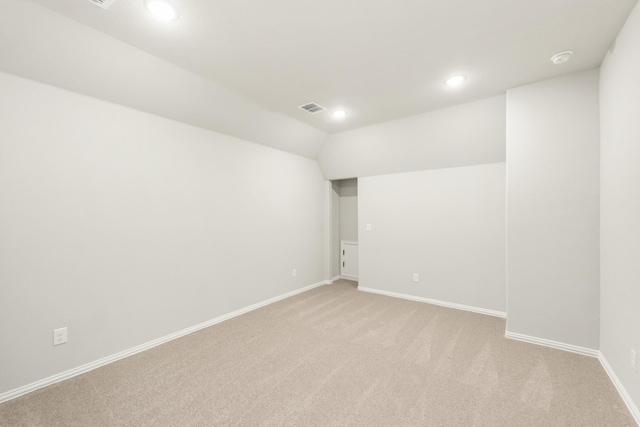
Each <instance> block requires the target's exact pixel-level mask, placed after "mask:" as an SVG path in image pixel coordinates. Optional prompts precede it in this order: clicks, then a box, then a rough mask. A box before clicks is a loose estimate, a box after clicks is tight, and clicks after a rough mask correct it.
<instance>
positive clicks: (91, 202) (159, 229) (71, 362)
mask: <svg viewBox="0 0 640 427" xmlns="http://www.w3.org/2000/svg"><path fill="white" fill-rule="evenodd" d="M0 93H2V97H0V121H1V123H2V126H0V236H1V238H0V283H1V286H0V336H1V337H2V351H1V352H0V393H1V392H5V391H7V390H11V389H14V388H16V387H19V386H23V385H26V384H28V383H30V382H33V381H36V380H40V379H43V378H45V377H47V376H50V375H53V374H56V373H59V372H62V371H65V370H68V369H71V368H74V367H77V366H79V365H82V364H84V363H88V362H91V361H94V360H97V359H99V358H101V357H105V356H108V355H111V354H114V353H116V352H119V351H122V350H125V349H128V348H131V347H133V346H136V345H139V344H142V343H145V342H148V341H150V340H153V339H155V338H159V337H162V336H165V335H167V334H170V333H173V332H176V331H179V330H182V329H184V328H187V327H189V326H192V325H195V324H198V323H200V322H204V321H206V320H209V319H212V318H215V317H217V316H220V315H222V314H225V313H228V312H231V311H233V310H237V309H240V308H243V307H246V306H248V305H251V304H253V303H256V302H259V301H263V300H266V299H268V298H271V297H274V296H277V295H281V294H283V293H286V292H289V291H292V290H295V289H299V288H301V287H304V286H307V285H310V284H313V283H317V282H319V281H322V280H323V263H324V260H323V226H324V223H323V219H324V214H323V197H324V185H325V184H324V183H325V181H324V179H323V177H322V174H321V173H320V170H319V168H318V165H317V163H316V162H315V161H313V160H309V159H306V158H303V157H299V156H296V155H293V154H289V153H285V152H282V151H279V150H275V149H272V148H268V147H264V146H262V145H258V144H254V143H250V142H246V141H242V140H238V139H235V138H232V137H228V136H224V135H221V134H216V133H214V132H210V131H206V130H203V129H200V128H197V127H192V126H188V125H185V124H182V123H178V122H174V121H170V120H167V119H163V118H160V117H157V116H153V115H150V114H147V113H142V112H139V111H136V110H133V109H129V108H126V107H121V106H118V105H115V104H110V103H108V102H104V101H100V100H97V99H93V98H89V97H86V96H84V95H79V94H75V93H72V92H67V91H65V90H62V89H58V88H54V87H51V86H47V85H44V84H40V83H36V82H33V81H30V80H26V79H22V78H19V77H15V76H12V75H8V74H4V73H0ZM293 268H296V269H297V277H296V278H292V274H291V270H292V269H293ZM65 326H66V327H68V328H69V342H68V343H67V344H64V345H61V346H56V347H53V346H52V331H53V329H55V328H60V327H65Z"/></svg>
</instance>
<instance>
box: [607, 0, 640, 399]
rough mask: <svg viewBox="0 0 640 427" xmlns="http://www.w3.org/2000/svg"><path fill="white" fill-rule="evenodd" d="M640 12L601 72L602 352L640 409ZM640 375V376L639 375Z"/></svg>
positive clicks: (633, 15)
mask: <svg viewBox="0 0 640 427" xmlns="http://www.w3.org/2000/svg"><path fill="white" fill-rule="evenodd" d="M638 43H640V6H636V8H635V9H634V11H633V12H632V13H631V15H630V16H629V19H628V20H627V23H626V24H625V26H624V27H623V28H622V30H621V31H620V34H619V36H618V39H617V41H616V44H615V48H614V49H613V51H612V52H611V53H609V54H608V55H607V57H606V58H605V60H604V62H603V63H602V67H601V70H600V120H601V121H600V125H601V126H600V137H601V140H600V144H601V151H600V153H601V163H600V165H601V180H600V185H601V199H600V200H601V210H600V215H601V225H600V263H601V264H600V266H601V276H600V277H601V284H600V294H601V300H600V351H601V352H602V354H603V355H604V356H605V358H606V359H607V361H608V362H609V364H610V365H611V367H612V368H613V370H614V371H615V373H616V375H617V377H618V378H619V379H620V381H621V382H622V384H623V386H624V387H625V389H626V390H627V392H628V393H629V395H630V396H631V398H632V399H633V401H634V402H635V405H636V407H638V408H640V373H636V372H634V371H633V370H632V369H631V364H630V361H629V355H630V353H631V349H635V350H636V353H637V354H638V364H639V365H640V84H639V83H638V76H639V75H640V49H638ZM639 372H640V370H639Z"/></svg>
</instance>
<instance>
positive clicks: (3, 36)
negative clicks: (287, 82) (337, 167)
mask: <svg viewBox="0 0 640 427" xmlns="http://www.w3.org/2000/svg"><path fill="white" fill-rule="evenodd" d="M96 12H97V13H104V11H99V10H98V9H96ZM25 22H29V25H24V23H25ZM181 36H184V34H175V33H174V34H172V35H171V40H172V42H175V38H176V37H177V38H178V39H179V38H180V37H181ZM0 52H2V54H1V55H0V70H1V71H6V72H8V73H11V74H15V75H19V76H24V77H27V78H30V79H33V80H36V81H40V82H43V83H47V84H51V85H54V86H58V87H62V88H64V89H69V90H72V91H74V92H78V93H83V94H86V95H90V96H94V97H96V98H100V99H105V100H107V101H111V102H115V103H118V104H121V105H126V106H129V107H133V108H137V109H140V110H142V111H147V112H149V113H153V114H157V115H159V116H162V117H167V118H170V119H173V120H178V121H182V122H184V123H187V124H191V125H194V126H199V127H202V128H205V129H209V130H214V131H217V132H221V133H224V134H227V135H231V136H235V137H238V138H243V139H245V140H248V141H253V142H257V143H260V144H263V145H266V146H269V147H274V148H277V149H279V150H285V151H288V152H291V153H295V154H298V155H301V156H305V157H309V158H314V159H315V158H316V156H317V154H318V151H319V150H320V147H321V145H322V143H323V142H324V140H325V139H326V134H325V133H324V132H322V131H320V130H318V129H316V128H313V127H311V126H309V125H307V124H305V123H302V122H299V121H297V120H295V119H292V118H291V117H289V116H286V115H284V114H282V113H278V112H275V111H270V110H267V109H266V108H263V107H261V106H259V105H257V104H256V103H255V102H254V101H253V100H251V99H248V98H246V97H244V96H242V95H240V94H238V93H235V92H233V91H231V90H229V89H227V88H226V87H224V86H221V85H219V84H216V83H214V82H212V81H210V80H207V79H205V78H203V77H200V76H198V75H196V74H194V73H191V72H189V71H186V70H184V69H182V68H180V67H177V66H175V65H173V64H171V63H169V62H166V61H163V60H161V59H159V58H157V57H155V56H153V55H150V54H148V53H146V52H144V51H142V50H139V49H136V48H134V47H132V46H130V45H128V44H126V43H124V42H121V41H120V40H117V39H115V38H113V37H110V36H107V35H105V34H103V33H101V32H99V31H97V30H95V29H92V28H90V27H87V26H85V25H82V24H79V23H78V22H76V21H73V20H71V19H68V18H66V17H64V16H62V15H59V14H57V13H55V12H52V11H50V10H48V9H45V8H43V7H42V6H40V5H37V4H34V3H32V2H29V1H23V0H2V1H0Z"/></svg>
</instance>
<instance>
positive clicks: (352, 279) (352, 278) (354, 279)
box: [338, 276, 358, 282]
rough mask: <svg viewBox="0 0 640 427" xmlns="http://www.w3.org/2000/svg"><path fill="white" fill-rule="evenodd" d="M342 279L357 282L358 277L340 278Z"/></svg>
mask: <svg viewBox="0 0 640 427" xmlns="http://www.w3.org/2000/svg"><path fill="white" fill-rule="evenodd" d="M338 277H339V278H340V279H342V280H350V281H352V282H357V281H358V278H357V277H349V276H338Z"/></svg>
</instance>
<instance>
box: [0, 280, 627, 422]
mask: <svg viewBox="0 0 640 427" xmlns="http://www.w3.org/2000/svg"><path fill="white" fill-rule="evenodd" d="M504 327H505V321H504V319H500V318H496V317H492V316H486V315H482V314H477V313H471V312H467V311H462V310H455V309H451V308H446V307H439V306H435V305H430V304H424V303H420V302H413V301H406V300H402V299H397V298H391V297H387V296H380V295H373V294H369V293H364V292H358V291H357V290H356V287H355V284H354V283H352V282H346V281H338V282H336V283H334V284H333V285H328V286H323V287H320V288H317V289H314V290H311V291H307V292H305V293H303V294H300V295H297V296H294V297H291V298H289V299H287V300H284V301H280V302H277V303H274V304H272V305H269V306H267V307H263V308H260V309H258V310H255V311H252V312H250V313H247V314H244V315H242V316H239V317H236V318H234V319H231V320H227V321H225V322H222V323H220V324H217V325H214V326H211V327H209V328H206V329H203V330H201V331H198V332H196V333H193V334H191V335H188V336H186V337H183V338H180V339H177V340H174V341H172V342H170V343H167V344H164V345H161V346H159V347H155V348H153V349H151V350H148V351H146V352H144V353H141V354H138V355H135V356H132V357H129V358H127V359H124V360H121V361H118V362H115V363H113V364H110V365H108V366H105V367H102V368H99V369H96V370H94V371H91V372H89V373H86V374H83V375H81V376H78V377H75V378H72V379H70V380H67V381H65V382H62V383H59V384H56V385H53V386H50V387H48V388H45V389H42V390H38V391H35V392H33V393H31V394H29V395H27V396H24V397H21V398H18V399H15V400H13V401H11V402H9V403H6V404H4V405H2V406H0V423H1V424H2V425H7V426H10V425H13V426H101V425H117V426H121V425H122V426H146V425H148V426H153V425H189V426H200V425H201V426H207V425H299V426H302V425H336V426H339V425H345V426H351V425H360V426H365V425H366V426H378V425H380V426H389V425H415V426H472V425H473V426H480V425H482V426H633V425H635V423H634V421H633V418H632V417H631V415H630V414H629V411H628V410H627V408H626V406H625V405H624V402H623V401H622V399H621V398H620V396H619V395H618V393H617V392H616V390H615V388H614V386H613V385H612V384H611V382H610V380H609V378H608V377H607V375H606V373H605V372H604V371H603V370H602V369H601V368H600V363H599V362H598V360H597V359H595V358H592V357H587V356H581V355H577V354H573V353H569V352H564V351H560V350H556V349H550V348H546V347H542V346H536V345H533V344H528V343H522V342H518V341H513V340H508V339H506V338H505V337H504Z"/></svg>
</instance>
